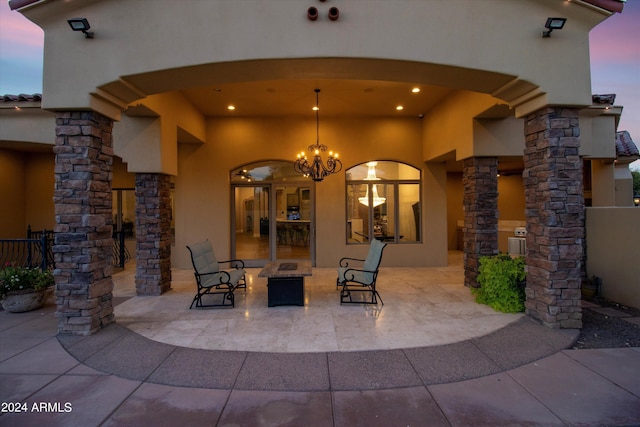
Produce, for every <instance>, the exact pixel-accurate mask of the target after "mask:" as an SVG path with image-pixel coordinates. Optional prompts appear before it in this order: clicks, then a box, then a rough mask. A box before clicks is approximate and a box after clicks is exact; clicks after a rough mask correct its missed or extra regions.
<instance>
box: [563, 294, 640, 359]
mask: <svg viewBox="0 0 640 427" xmlns="http://www.w3.org/2000/svg"><path fill="white" fill-rule="evenodd" d="M583 299H584V300H585V301H588V302H591V303H594V304H598V305H600V306H602V307H605V308H606V307H609V308H612V309H615V310H617V311H621V312H623V313H625V314H627V315H629V317H627V318H630V317H637V318H640V310H638V309H635V308H631V307H625V306H623V305H620V304H617V303H613V302H610V301H607V300H605V299H603V298H599V297H594V298H586V297H583ZM624 347H640V325H638V324H633V323H631V322H628V321H626V320H624V319H623V318H620V317H614V316H607V315H604V314H601V313H598V312H596V311H594V310H591V309H590V308H583V309H582V330H581V331H580V337H579V338H578V341H577V342H576V343H575V344H574V346H573V348H576V349H584V348H624Z"/></svg>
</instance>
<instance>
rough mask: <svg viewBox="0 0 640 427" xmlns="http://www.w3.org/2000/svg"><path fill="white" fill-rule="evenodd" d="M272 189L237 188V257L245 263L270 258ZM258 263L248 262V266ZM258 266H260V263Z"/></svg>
mask: <svg viewBox="0 0 640 427" xmlns="http://www.w3.org/2000/svg"><path fill="white" fill-rule="evenodd" d="M269 205H270V200H269V186H268V185H267V186H239V187H235V189H234V220H235V221H234V223H235V234H234V236H235V255H234V258H239V259H242V260H247V261H249V260H260V261H262V263H264V262H265V261H268V260H269V259H270V255H269V254H270V251H269V234H270V233H269V231H270V226H269V225H270V221H269V217H270V212H269ZM252 264H255V263H253V262H250V261H249V262H248V266H251V265H252ZM258 265H259V264H258Z"/></svg>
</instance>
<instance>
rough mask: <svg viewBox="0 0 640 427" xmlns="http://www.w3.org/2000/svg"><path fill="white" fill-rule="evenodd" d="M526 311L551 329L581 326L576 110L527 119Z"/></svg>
mask: <svg viewBox="0 0 640 427" xmlns="http://www.w3.org/2000/svg"><path fill="white" fill-rule="evenodd" d="M525 137H526V148H525V152H524V173H523V180H524V188H525V199H526V201H525V205H526V216H527V255H526V264H527V288H526V294H527V300H526V303H525V307H526V312H527V314H529V315H530V316H532V317H534V318H536V319H539V320H540V321H542V323H543V324H544V325H546V326H549V327H552V328H580V327H582V311H581V304H580V286H581V283H582V275H583V254H584V236H585V228H584V227H585V225H584V221H585V208H584V196H583V189H582V159H581V158H580V156H579V155H578V149H579V147H580V127H579V124H578V111H577V110H576V109H572V108H544V109H541V110H538V111H536V112H535V113H532V114H531V115H529V116H528V117H527V119H526V122H525Z"/></svg>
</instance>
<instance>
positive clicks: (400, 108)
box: [396, 105, 404, 111]
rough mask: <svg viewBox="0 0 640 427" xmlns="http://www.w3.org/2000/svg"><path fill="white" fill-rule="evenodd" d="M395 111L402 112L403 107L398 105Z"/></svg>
mask: <svg viewBox="0 0 640 427" xmlns="http://www.w3.org/2000/svg"><path fill="white" fill-rule="evenodd" d="M396 110H398V111H402V110H404V107H403V106H402V105H398V106H397V107H396Z"/></svg>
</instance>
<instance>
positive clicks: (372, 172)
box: [358, 162, 387, 208]
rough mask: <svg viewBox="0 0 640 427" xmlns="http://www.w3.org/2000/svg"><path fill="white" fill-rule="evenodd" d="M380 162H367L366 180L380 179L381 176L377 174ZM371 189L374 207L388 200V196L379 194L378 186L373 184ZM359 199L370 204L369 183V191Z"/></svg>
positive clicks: (366, 204) (367, 204) (364, 203)
mask: <svg viewBox="0 0 640 427" xmlns="http://www.w3.org/2000/svg"><path fill="white" fill-rule="evenodd" d="M377 165H378V162H369V163H367V177H366V178H365V179H364V180H365V181H378V180H380V178H378V177H377V176H376V166H377ZM371 187H372V189H371V193H372V196H373V197H372V199H373V207H374V208H375V207H376V206H380V205H381V204H383V203H384V202H386V201H387V199H386V198H384V197H380V196H379V195H378V186H377V185H375V184H373V185H372V186H371ZM358 201H359V202H360V203H362V204H363V205H365V206H369V185H367V193H366V194H365V195H364V197H358Z"/></svg>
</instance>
